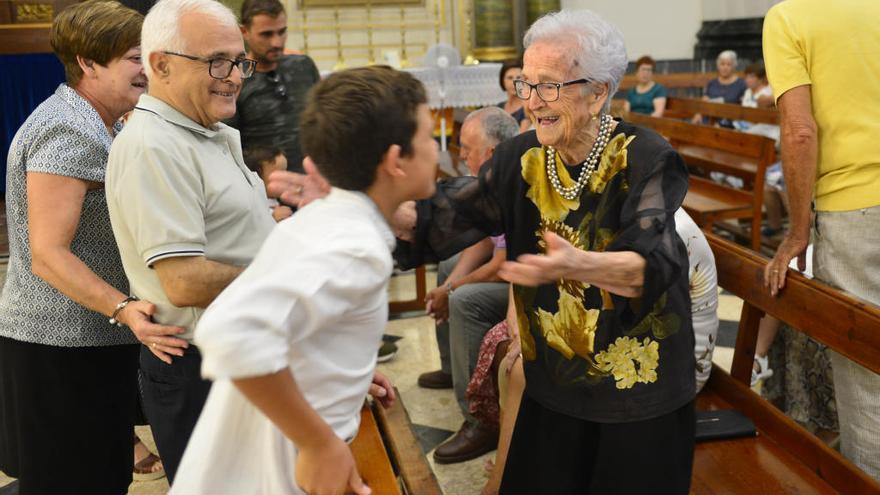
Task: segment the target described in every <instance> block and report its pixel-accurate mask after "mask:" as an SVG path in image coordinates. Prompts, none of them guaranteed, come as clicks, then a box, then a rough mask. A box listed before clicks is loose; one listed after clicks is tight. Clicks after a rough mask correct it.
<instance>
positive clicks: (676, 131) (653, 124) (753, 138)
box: [626, 112, 776, 165]
mask: <svg viewBox="0 0 880 495" xmlns="http://www.w3.org/2000/svg"><path fill="white" fill-rule="evenodd" d="M626 120H628V121H629V122H632V123H633V124H636V125H641V126H643V127H650V128H651V129H654V130H655V131H657V132H659V133H660V134H662V135H663V136H666V137H667V138H668V139H669V140H671V141H677V142H684V143H691V144H697V145H700V146H706V147H709V148H714V149H719V150H723V151H728V152H730V153H736V154H737V155H741V156H746V157H749V158H755V159H761V158H762V157H763V158H766V159H767V160H768V163H767V164H768V165H769V160H772V159H773V157H774V156H775V146H776V145H775V143H774V142H773V140H772V139H770V138H767V137H764V136H758V135H756V134H748V133H745V132H739V131H734V130H731V129H724V128H721V127H711V126H706V125H697V124H691V123H689V122H682V121H680V120H674V119H665V118H657V117H651V116H650V115H643V114H639V113H635V112H630V113H629V114H628V115H627V117H626Z"/></svg>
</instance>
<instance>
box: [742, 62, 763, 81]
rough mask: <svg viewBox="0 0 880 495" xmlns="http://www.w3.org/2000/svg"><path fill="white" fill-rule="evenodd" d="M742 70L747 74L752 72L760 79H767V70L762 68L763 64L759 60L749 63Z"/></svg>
mask: <svg viewBox="0 0 880 495" xmlns="http://www.w3.org/2000/svg"><path fill="white" fill-rule="evenodd" d="M743 72H744V73H745V74H747V75H748V74H754V75H755V77H757V78H758V79H761V80H764V79H767V70H766V69H764V64H762V63H760V62H758V63H755V64H751V65H749V66H748V67H746V70H745V71H743Z"/></svg>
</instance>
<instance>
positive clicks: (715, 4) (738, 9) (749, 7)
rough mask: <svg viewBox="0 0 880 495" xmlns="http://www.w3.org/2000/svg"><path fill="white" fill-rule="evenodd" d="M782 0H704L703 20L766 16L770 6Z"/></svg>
mask: <svg viewBox="0 0 880 495" xmlns="http://www.w3.org/2000/svg"><path fill="white" fill-rule="evenodd" d="M779 1H780V0H736V1H728V0H702V4H703V20H706V21H721V20H725V19H744V18H749V17H764V15H765V14H766V13H767V11H768V10H770V7H772V6H773V5H775V4H777V3H779Z"/></svg>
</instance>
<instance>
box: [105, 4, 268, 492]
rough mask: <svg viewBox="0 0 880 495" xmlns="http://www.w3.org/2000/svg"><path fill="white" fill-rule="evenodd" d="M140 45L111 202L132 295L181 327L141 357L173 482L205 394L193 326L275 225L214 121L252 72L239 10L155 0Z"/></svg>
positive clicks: (117, 147)
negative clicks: (141, 88)
mask: <svg viewBox="0 0 880 495" xmlns="http://www.w3.org/2000/svg"><path fill="white" fill-rule="evenodd" d="M141 46H142V54H143V61H144V73H145V74H146V75H147V79H148V80H149V82H150V85H149V94H145V95H142V96H141V98H140V100H139V101H138V104H137V106H136V107H135V110H134V111H133V113H132V115H131V117H130V118H129V120H128V123H127V125H126V127H125V131H124V132H121V133H120V134H119V136H118V137H117V139H116V140H115V141H114V144H113V147H112V148H111V151H110V158H109V162H108V166H107V173H106V188H107V191H106V195H107V206H108V208H109V210H110V220H111V222H112V225H113V234H114V236H115V237H116V240H117V244H118V246H119V251H120V255H121V258H122V264H123V266H124V268H125V273H126V276H127V277H128V279H129V283H130V287H131V295H132V296H134V297H137V298H140V299H144V300H148V301H151V302H153V303H154V304H155V308H154V311H153V312H152V317H153V319H154V320H155V321H156V322H160V323H163V324H167V325H174V326H179V327H181V328H183V331H182V332H181V333H180V334H179V335H176V336H168V337H162V338H158V339H156V341H154V342H151V343H149V344H146V345H144V346H142V348H141V353H140V369H141V380H140V382H141V393H142V396H143V404H144V410H145V412H146V413H147V417H148V419H149V420H150V425H151V426H152V428H153V436H154V437H155V439H156V445H157V447H158V448H159V453H160V454H161V456H162V460H163V461H164V464H165V471H166V473H167V474H168V480H169V482H173V480H174V475H175V474H176V471H177V467H178V465H179V463H180V459H181V458H182V456H183V452H184V449H185V448H186V444H187V441H188V440H189V437H190V434H191V433H192V430H193V428H194V427H195V424H196V420H197V419H198V417H199V414H200V413H201V410H202V406H203V405H204V403H205V400H206V399H207V396H208V391H209V390H210V387H211V384H210V382H208V381H206V380H202V378H201V376H200V366H201V355H200V354H199V351H198V349H197V348H196V347H195V346H193V345H192V332H193V329H194V328H195V326H196V323H197V322H198V320H199V318H200V316H201V314H202V312H203V310H204V308H205V307H207V306H208V304H210V303H211V301H213V300H214V298H215V297H216V296H217V295H218V294H219V293H220V292H221V291H222V290H223V289H224V288H225V287H226V286H227V285H228V284H229V283H230V282H231V281H232V280H233V279H234V278H235V277H236V276H238V274H239V273H241V272H242V270H243V269H244V267H245V266H247V265H248V264H249V263H250V262H251V260H252V259H253V257H254V256H255V255H256V253H257V250H258V249H259V247H260V245H261V244H262V242H263V240H264V239H265V238H266V236H267V235H268V234H269V232H270V230H271V229H272V227H273V225H274V223H275V222H274V221H273V220H272V216H271V215H270V214H269V210H268V209H266V196H265V189H264V185H263V182H262V180H260V178H259V176H257V175H256V174H255V173H254V172H251V171H250V170H249V169H248V168H247V166H246V165H245V163H244V159H243V158H242V153H241V142H240V140H239V133H238V131H236V130H235V129H232V128H230V127H229V126H227V125H225V124H223V123H222V122H221V120H222V119H227V118H229V117H231V116H232V115H234V114H235V104H236V103H235V101H236V96H237V95H238V92H239V90H240V88H241V84H242V81H243V80H245V79H247V78H248V77H250V76H251V75H252V74H253V72H254V67H255V65H256V62H255V61H253V60H250V59H248V58H246V56H245V51H244V43H243V41H242V37H241V33H240V32H239V29H238V22H237V20H236V19H235V14H233V13H232V12H231V11H230V10H229V9H228V8H227V7H224V6H223V5H222V4H220V3H219V2H216V1H214V0H189V1H187V2H185V3H184V2H180V1H179V0H160V1H159V2H158V3H157V4H156V5H155V6H154V7H153V9H152V10H150V13H149V14H148V15H147V17H146V18H145V20H144V28H143V30H142V39H141Z"/></svg>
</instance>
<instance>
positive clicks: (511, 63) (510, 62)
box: [498, 58, 523, 91]
mask: <svg viewBox="0 0 880 495" xmlns="http://www.w3.org/2000/svg"><path fill="white" fill-rule="evenodd" d="M522 66H523V63H522V59H521V58H511V59H507V60H505V61H504V63H503V64H501V72H499V73H498V84H499V85H500V86H501V91H507V88H505V87H504V76H506V75H507V71H509V70H510V69H520V70H522Z"/></svg>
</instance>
